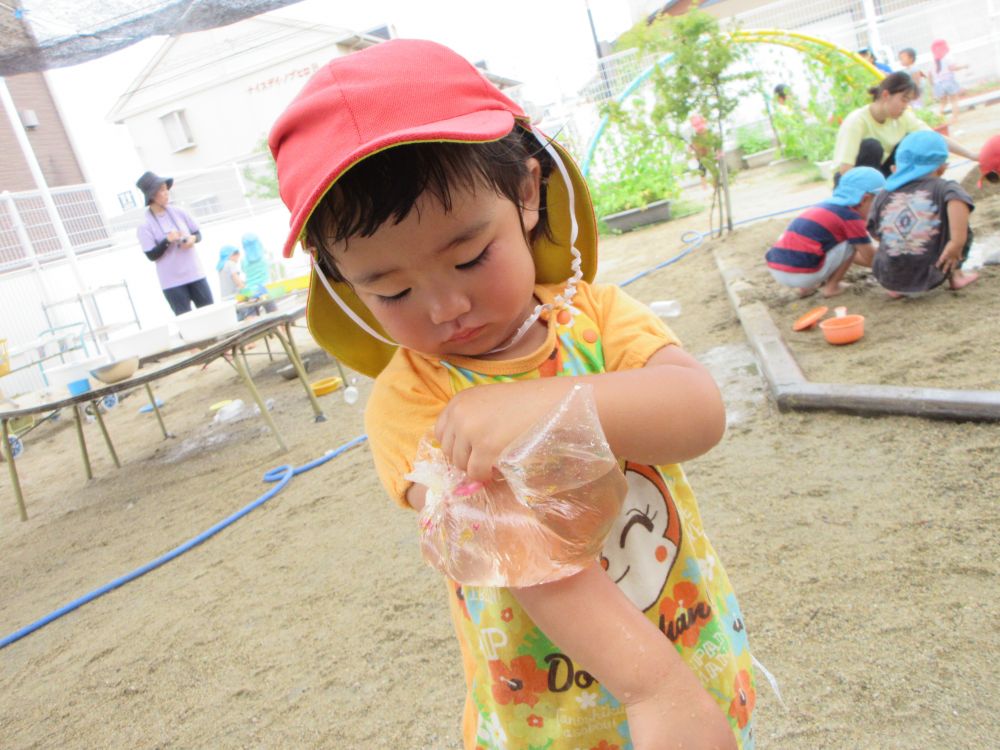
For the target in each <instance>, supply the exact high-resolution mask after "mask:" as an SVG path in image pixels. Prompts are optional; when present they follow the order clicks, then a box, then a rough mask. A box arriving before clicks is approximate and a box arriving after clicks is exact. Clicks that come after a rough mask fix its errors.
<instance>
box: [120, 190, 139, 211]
mask: <svg viewBox="0 0 1000 750" xmlns="http://www.w3.org/2000/svg"><path fill="white" fill-rule="evenodd" d="M118 205H120V206H121V207H122V211H128V210H129V209H130V208H135V194H134V193H133V192H132V191H131V190H126V191H125V192H124V193H118Z"/></svg>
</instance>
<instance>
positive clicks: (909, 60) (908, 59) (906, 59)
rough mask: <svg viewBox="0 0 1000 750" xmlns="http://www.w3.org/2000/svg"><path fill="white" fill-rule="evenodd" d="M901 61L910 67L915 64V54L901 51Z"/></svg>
mask: <svg viewBox="0 0 1000 750" xmlns="http://www.w3.org/2000/svg"><path fill="white" fill-rule="evenodd" d="M899 61H900V62H901V63H902V64H903V65H905V66H906V67H909V66H911V65H913V55H911V54H910V53H909V52H900V53H899Z"/></svg>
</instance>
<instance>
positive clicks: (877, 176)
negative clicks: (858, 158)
mask: <svg viewBox="0 0 1000 750" xmlns="http://www.w3.org/2000/svg"><path fill="white" fill-rule="evenodd" d="M884 189H885V176H884V175H883V174H882V173H881V172H879V171H878V170H877V169H873V168H872V167H854V168H853V169H849V170H847V171H846V172H844V174H843V175H842V176H841V178H840V181H839V182H838V183H837V187H835V188H834V189H833V195H831V196H830V197H829V198H828V199H827V200H826V201H825V202H826V203H833V204H834V205H836V206H856V205H858V204H859V203H861V201H863V200H864V199H865V195H867V194H868V193H877V192H879V191H880V190H884Z"/></svg>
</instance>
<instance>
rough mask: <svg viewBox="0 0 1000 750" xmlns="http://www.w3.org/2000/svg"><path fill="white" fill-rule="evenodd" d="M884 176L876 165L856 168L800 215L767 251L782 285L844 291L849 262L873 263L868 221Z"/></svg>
mask: <svg viewBox="0 0 1000 750" xmlns="http://www.w3.org/2000/svg"><path fill="white" fill-rule="evenodd" d="M883 187H885V177H883V176H882V173H881V172H879V171H878V170H877V169H874V168H872V167H854V168H853V169H851V170H849V171H847V172H846V173H845V174H844V175H843V176H842V177H841V178H840V181H839V182H838V183H837V187H835V188H834V189H833V195H832V196H830V197H829V198H827V199H826V200H825V201H823V202H822V203H819V204H817V205H815V206H813V207H812V208H809V209H806V211H805V212H803V213H802V214H800V215H799V216H797V217H796V218H795V219H794V220H793V221H792V223H791V224H789V225H788V228H787V229H786V230H785V231H784V232H783V233H782V235H781V237H779V238H778V241H777V242H776V243H775V244H774V245H773V246H772V247H771V249H770V250H768V251H767V253H766V254H765V255H764V257H765V259H766V260H767V269H768V270H769V271H770V272H771V276H773V277H774V280H775V281H777V282H778V283H779V284H784V285H785V286H789V287H792V288H793V289H796V290H797V291H798V294H799V296H800V297H808V296H809V295H810V294H813V293H815V292H816V290H817V289H818V290H819V291H820V292H821V293H822V295H823V296H824V297H834V296H836V295H838V294H841V293H842V292H843V291H844V290H845V289H846V288H847V284H845V283H844V282H843V278H844V275H845V274H846V273H847V269H848V268H850V267H851V264H852V263H854V264H857V265H859V266H865V267H868V266H871V264H872V257H873V256H874V254H875V248H874V247H873V246H872V240H871V237H869V236H868V232H867V231H866V229H865V219H867V218H868V211H869V209H870V208H871V205H872V201H873V200H874V198H875V193H877V192H878V191H879V190H881V189H882V188H883Z"/></svg>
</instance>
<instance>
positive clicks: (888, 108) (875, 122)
mask: <svg viewBox="0 0 1000 750" xmlns="http://www.w3.org/2000/svg"><path fill="white" fill-rule="evenodd" d="M868 93H870V94H871V96H872V102H871V104H866V105H865V106H864V107H861V108H860V109H856V110H854V111H853V112H851V113H850V114H849V115H848V116H847V117H845V118H844V122H843V123H841V125H840V130H838V131H837V143H836V145H835V146H834V150H833V160H834V162H835V163H836V164H837V174H836V175H835V177H834V182H836V181H837V180H838V179H839V177H840V175H842V174H843V173H844V172H846V171H847V170H849V169H852V168H853V167H856V166H859V167H875V168H876V169H879V170H881V171H882V173H883V174H884V175H885V176H886V177H889V176H890V175H891V174H892V165H893V164H895V162H896V153H895V152H896V146H897V145H898V144H899V142H900V141H901V140H903V137H904V136H906V135H907V134H908V133H912V132H914V131H916V130H929V127H928V126H927V123H925V122H924V121H923V120H921V119H920V118H919V117H917V116H916V115H915V114H914V113H913V110H912V109H910V103H911V102H913V101H914V100H916V99H918V98H919V97H920V87H919V86H918V85H917V84H916V83H915V82H914V80H913V79H912V78H910V76H909V74H907V73H903V72H897V73H891V74H889V75H887V76H886V77H885V78H883V79H882V81H881V82H880V83H879V84H878V86H874V87H873V88H870V89H869V90H868ZM945 141H946V142H947V143H948V150H949V151H950V152H951V153H953V154H957V155H958V156H963V157H965V158H966V159H972V160H973V161H975V160H976V155H975V154H974V153H972V152H971V151H969V150H968V149H967V148H965V147H964V146H962V145H961V144H959V143H956V142H955V141H953V140H951V139H949V138H946V139H945Z"/></svg>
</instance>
